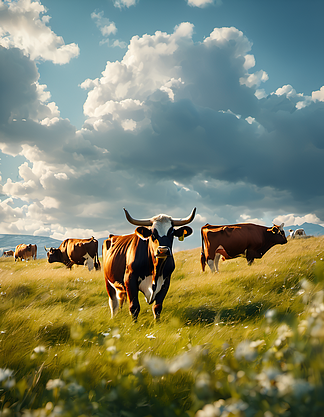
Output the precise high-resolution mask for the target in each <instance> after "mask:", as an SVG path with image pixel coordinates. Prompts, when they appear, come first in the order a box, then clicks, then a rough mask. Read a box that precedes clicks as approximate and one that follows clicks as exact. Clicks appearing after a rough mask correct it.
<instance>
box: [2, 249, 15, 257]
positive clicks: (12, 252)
mask: <svg viewBox="0 0 324 417" xmlns="http://www.w3.org/2000/svg"><path fill="white" fill-rule="evenodd" d="M14 254H15V252H14V251H13V250H6V251H4V252H3V256H14Z"/></svg>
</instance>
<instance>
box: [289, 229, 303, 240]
mask: <svg viewBox="0 0 324 417" xmlns="http://www.w3.org/2000/svg"><path fill="white" fill-rule="evenodd" d="M289 232H290V238H291V239H295V237H304V236H306V233H305V230H304V229H296V230H292V229H289Z"/></svg>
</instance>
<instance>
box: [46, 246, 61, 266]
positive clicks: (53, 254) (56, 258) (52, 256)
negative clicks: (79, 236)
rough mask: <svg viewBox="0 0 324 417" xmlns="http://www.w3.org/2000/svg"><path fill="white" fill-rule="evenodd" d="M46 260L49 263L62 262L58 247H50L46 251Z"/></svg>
mask: <svg viewBox="0 0 324 417" xmlns="http://www.w3.org/2000/svg"><path fill="white" fill-rule="evenodd" d="M47 260H48V262H49V263H52V262H62V252H61V251H60V249H56V248H50V250H49V251H48V252H47Z"/></svg>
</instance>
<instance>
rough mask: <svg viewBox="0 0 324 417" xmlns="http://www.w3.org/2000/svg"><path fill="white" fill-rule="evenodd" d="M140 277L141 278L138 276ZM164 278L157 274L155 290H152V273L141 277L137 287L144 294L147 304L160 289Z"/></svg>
mask: <svg viewBox="0 0 324 417" xmlns="http://www.w3.org/2000/svg"><path fill="white" fill-rule="evenodd" d="M140 279H142V278H140ZM164 281H165V280H164V278H163V276H159V277H158V278H157V286H156V288H155V291H153V282H152V275H149V276H148V277H145V278H144V279H142V281H141V282H140V283H139V286H138V289H139V290H140V291H141V292H142V293H143V294H144V296H145V299H146V302H147V303H148V304H151V303H152V302H153V301H154V299H155V296H156V294H158V293H159V292H160V291H161V288H162V287H163V284H164Z"/></svg>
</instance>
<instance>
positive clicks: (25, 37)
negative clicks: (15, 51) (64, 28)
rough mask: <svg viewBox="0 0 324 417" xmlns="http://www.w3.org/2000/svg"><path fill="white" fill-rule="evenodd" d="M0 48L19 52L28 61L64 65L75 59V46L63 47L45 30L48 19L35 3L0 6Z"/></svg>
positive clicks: (23, 1)
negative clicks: (13, 48) (27, 58)
mask: <svg viewBox="0 0 324 417" xmlns="http://www.w3.org/2000/svg"><path fill="white" fill-rule="evenodd" d="M0 11H1V13H0V45H1V46H3V47H5V48H12V47H15V48H19V49H21V50H22V51H23V52H24V54H26V55H28V56H30V58H31V59H32V60H36V59H43V60H48V61H53V62H54V63H55V64H66V63H67V62H69V61H70V60H71V59H72V58H75V57H77V56H78V55H79V47H78V45H76V44H75V43H71V44H68V45H65V43H64V41H63V38H62V37H61V36H57V35H56V34H55V33H54V32H53V31H52V30H51V29H50V28H49V27H48V26H47V24H48V23H49V16H46V15H45V16H42V15H43V14H44V13H45V12H46V10H45V7H44V6H43V5H42V4H41V3H39V2H38V1H31V0H18V1H12V2H9V3H8V4H5V3H4V2H1V4H0Z"/></svg>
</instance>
